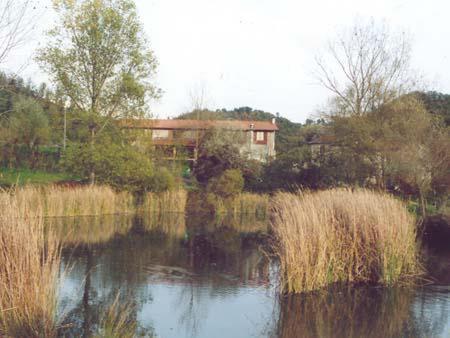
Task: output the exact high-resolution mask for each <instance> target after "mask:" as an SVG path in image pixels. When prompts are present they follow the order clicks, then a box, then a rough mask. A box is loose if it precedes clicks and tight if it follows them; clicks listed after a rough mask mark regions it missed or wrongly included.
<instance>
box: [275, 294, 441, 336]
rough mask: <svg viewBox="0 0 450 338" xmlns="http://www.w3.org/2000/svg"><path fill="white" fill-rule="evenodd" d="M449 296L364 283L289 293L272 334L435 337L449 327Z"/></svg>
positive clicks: (282, 301)
mask: <svg viewBox="0 0 450 338" xmlns="http://www.w3.org/2000/svg"><path fill="white" fill-rule="evenodd" d="M449 300H450V299H449V296H448V294H447V295H445V294H440V293H436V292H428V291H422V292H420V293H417V291H416V290H411V289H402V288H394V289H385V288H368V287H359V288H345V289H339V290H334V291H332V292H326V293H312V294H308V295H297V296H290V297H286V298H283V299H282V300H281V306H280V317H279V322H278V326H277V332H276V335H275V336H276V337H280V338H281V337H349V338H351V337H368V338H370V337H373V338H378V337H439V336H443V333H444V332H447V333H448V329H449V327H448V325H449V323H448V320H449V314H450V313H449ZM430 301H431V302H432V303H433V306H432V307H430V304H429V302H430ZM423 309H426V311H423Z"/></svg>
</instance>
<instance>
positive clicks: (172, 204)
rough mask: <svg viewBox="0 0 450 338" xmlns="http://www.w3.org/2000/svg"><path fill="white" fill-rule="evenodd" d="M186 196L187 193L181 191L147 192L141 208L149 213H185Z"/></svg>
mask: <svg viewBox="0 0 450 338" xmlns="http://www.w3.org/2000/svg"><path fill="white" fill-rule="evenodd" d="M187 195H188V193H187V191H186V190H182V189H180V190H168V191H164V192H160V193H154V192H149V193H147V194H146V195H145V196H144V201H143V204H142V206H141V208H142V210H143V211H144V212H150V213H164V212H185V209H186V201H187Z"/></svg>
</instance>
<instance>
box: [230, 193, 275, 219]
mask: <svg viewBox="0 0 450 338" xmlns="http://www.w3.org/2000/svg"><path fill="white" fill-rule="evenodd" d="M231 212H232V213H233V214H245V215H250V214H255V215H257V216H260V217H265V216H266V215H267V214H268V212H269V195H267V194H252V193H242V194H239V195H238V196H237V197H235V198H234V200H233V202H232V204H231Z"/></svg>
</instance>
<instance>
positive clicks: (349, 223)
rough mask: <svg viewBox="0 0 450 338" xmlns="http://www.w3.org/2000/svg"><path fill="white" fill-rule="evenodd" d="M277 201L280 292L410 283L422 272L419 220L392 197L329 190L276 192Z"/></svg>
mask: <svg viewBox="0 0 450 338" xmlns="http://www.w3.org/2000/svg"><path fill="white" fill-rule="evenodd" d="M273 203H274V213H273V221H272V226H273V230H274V233H275V239H276V240H275V244H274V250H275V254H276V256H277V257H278V259H279V261H280V284H281V285H280V288H281V291H282V292H286V293H300V292H307V291H313V290H318V289H322V288H324V287H326V286H328V285H331V284H335V283H366V284H379V285H393V284H397V283H411V282H412V280H413V279H412V278H411V277H414V276H417V275H418V274H420V272H421V265H420V263H419V259H418V245H417V243H416V221H415V218H414V216H413V215H411V214H410V213H408V211H407V209H406V207H405V205H404V203H403V202H402V201H400V200H398V199H396V198H395V197H393V196H391V195H388V194H386V193H381V192H374V191H370V190H364V189H354V190H353V189H330V190H325V191H318V192H298V193H278V194H277V195H276V196H275V197H274V200H273Z"/></svg>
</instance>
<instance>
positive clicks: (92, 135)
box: [89, 128, 95, 185]
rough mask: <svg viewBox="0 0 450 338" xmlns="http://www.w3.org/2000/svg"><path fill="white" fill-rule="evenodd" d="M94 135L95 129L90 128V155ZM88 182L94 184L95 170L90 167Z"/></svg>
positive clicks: (92, 148)
mask: <svg viewBox="0 0 450 338" xmlns="http://www.w3.org/2000/svg"><path fill="white" fill-rule="evenodd" d="M94 137H95V131H94V128H91V155H92V154H93V153H94ZM89 182H90V184H91V185H94V184H95V170H94V168H93V167H92V168H91V172H90V174H89Z"/></svg>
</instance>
